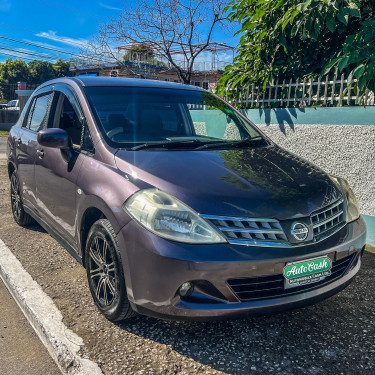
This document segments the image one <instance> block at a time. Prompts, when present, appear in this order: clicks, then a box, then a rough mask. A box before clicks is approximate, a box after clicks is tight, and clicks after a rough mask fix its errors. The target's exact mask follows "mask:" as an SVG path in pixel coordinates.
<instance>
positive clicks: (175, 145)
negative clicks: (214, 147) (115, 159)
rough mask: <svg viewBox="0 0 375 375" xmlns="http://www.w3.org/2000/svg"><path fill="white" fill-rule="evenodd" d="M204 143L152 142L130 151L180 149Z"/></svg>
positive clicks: (196, 141) (197, 141)
mask: <svg viewBox="0 0 375 375" xmlns="http://www.w3.org/2000/svg"><path fill="white" fill-rule="evenodd" d="M202 143H203V142H202V141H201V140H199V139H188V140H184V141H168V142H152V143H148V142H146V143H142V144H140V145H138V146H134V147H131V148H130V150H132V151H138V150H142V149H145V148H178V147H185V146H190V145H193V146H194V147H195V146H196V145H197V144H202Z"/></svg>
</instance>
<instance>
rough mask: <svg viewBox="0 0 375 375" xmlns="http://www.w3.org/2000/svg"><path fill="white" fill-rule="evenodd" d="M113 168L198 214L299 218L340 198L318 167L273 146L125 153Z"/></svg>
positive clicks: (118, 155)
mask: <svg viewBox="0 0 375 375" xmlns="http://www.w3.org/2000/svg"><path fill="white" fill-rule="evenodd" d="M115 161H116V164H117V166H118V168H119V169H120V170H121V171H122V172H124V173H125V174H126V178H127V179H129V181H131V182H132V183H133V184H135V185H136V186H137V187H138V188H139V189H143V188H149V187H156V188H159V189H160V190H163V191H165V192H167V193H169V194H171V195H173V196H175V197H176V198H178V199H180V200H181V201H182V202H184V203H185V204H187V205H189V206H190V207H192V208H193V209H194V210H195V211H197V212H199V213H201V214H210V215H225V216H245V217H263V218H276V219H279V220H285V219H293V218H298V217H304V216H308V215H310V214H311V212H312V211H315V210H317V209H319V208H321V207H324V206H326V205H328V204H330V203H332V202H334V201H336V200H337V199H338V198H339V197H340V196H341V192H340V190H339V189H338V187H337V186H336V184H335V183H333V182H332V180H331V179H330V178H329V176H328V175H327V174H326V173H324V172H323V171H322V170H321V169H319V168H317V167H316V166H314V165H313V164H311V163H309V162H307V161H305V160H303V159H301V158H299V157H297V156H296V155H293V154H291V153H289V152H287V151H285V150H283V149H281V148H279V147H278V146H274V145H273V146H268V147H261V148H254V149H231V150H209V151H207V150H206V151H125V150H119V151H118V152H117V153H116V155H115Z"/></svg>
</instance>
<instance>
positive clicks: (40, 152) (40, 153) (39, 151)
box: [36, 150, 44, 159]
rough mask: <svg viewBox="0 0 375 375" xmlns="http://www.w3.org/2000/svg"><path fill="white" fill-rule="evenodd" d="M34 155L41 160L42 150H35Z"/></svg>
mask: <svg viewBox="0 0 375 375" xmlns="http://www.w3.org/2000/svg"><path fill="white" fill-rule="evenodd" d="M36 154H37V155H38V158H39V159H43V157H44V151H43V150H36Z"/></svg>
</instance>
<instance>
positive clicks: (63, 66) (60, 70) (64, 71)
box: [53, 59, 72, 78]
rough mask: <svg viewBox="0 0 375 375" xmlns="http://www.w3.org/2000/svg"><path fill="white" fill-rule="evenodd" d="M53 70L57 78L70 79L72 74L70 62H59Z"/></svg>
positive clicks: (54, 65)
mask: <svg viewBox="0 0 375 375" xmlns="http://www.w3.org/2000/svg"><path fill="white" fill-rule="evenodd" d="M53 69H54V71H55V77H56V78H59V77H70V76H71V75H72V72H71V71H70V62H69V61H64V60H61V59H60V60H57V61H56V62H55V63H54V64H53Z"/></svg>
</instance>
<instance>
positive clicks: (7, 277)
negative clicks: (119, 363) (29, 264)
mask: <svg viewBox="0 0 375 375" xmlns="http://www.w3.org/2000/svg"><path fill="white" fill-rule="evenodd" d="M0 277H1V278H2V280H3V281H4V284H5V285H6V287H7V289H8V290H9V292H10V293H11V295H12V296H13V298H14V300H15V301H16V302H17V304H18V306H19V307H20V309H21V311H22V312H23V314H24V315H25V317H26V319H27V320H28V321H29V323H30V324H31V326H32V327H33V328H34V330H35V332H36V333H37V335H38V336H39V338H40V340H41V341H42V343H43V344H44V346H45V347H46V348H47V350H48V352H49V353H50V355H51V357H52V359H53V360H54V361H55V362H56V364H57V366H58V367H59V368H60V370H61V372H62V373H63V374H67V375H103V372H102V371H101V370H100V368H99V366H98V365H97V364H96V363H94V362H92V361H90V360H89V359H87V358H83V357H82V356H80V354H79V353H80V351H81V349H82V348H83V346H84V344H83V340H82V338H81V337H79V336H78V335H76V334H75V333H74V332H72V331H71V330H70V329H68V328H67V327H66V326H65V324H64V323H63V322H62V315H61V312H60V311H59V310H58V308H57V307H56V305H55V304H54V302H53V301H52V299H51V298H50V297H48V296H47V294H46V293H44V291H43V290H42V288H41V287H40V286H39V285H38V284H37V283H36V281H34V280H33V278H32V277H31V276H30V274H28V273H27V272H26V270H25V269H24V268H23V267H22V265H21V263H20V262H19V261H18V259H17V258H16V257H15V256H14V255H13V254H12V252H11V251H10V250H9V248H8V247H7V246H6V245H5V244H4V242H3V241H2V240H0Z"/></svg>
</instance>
